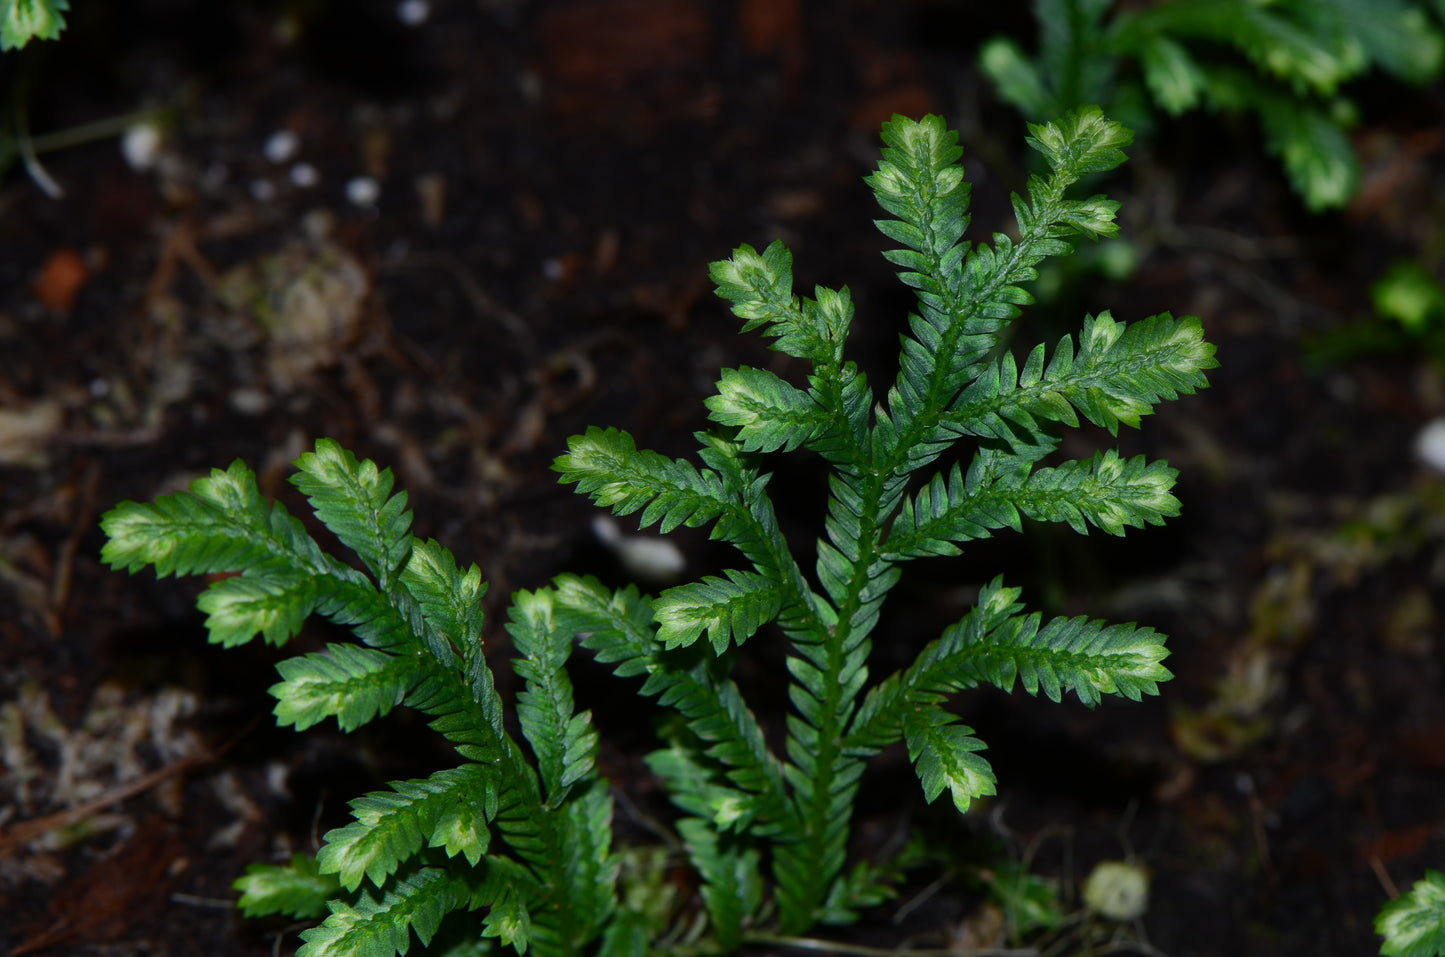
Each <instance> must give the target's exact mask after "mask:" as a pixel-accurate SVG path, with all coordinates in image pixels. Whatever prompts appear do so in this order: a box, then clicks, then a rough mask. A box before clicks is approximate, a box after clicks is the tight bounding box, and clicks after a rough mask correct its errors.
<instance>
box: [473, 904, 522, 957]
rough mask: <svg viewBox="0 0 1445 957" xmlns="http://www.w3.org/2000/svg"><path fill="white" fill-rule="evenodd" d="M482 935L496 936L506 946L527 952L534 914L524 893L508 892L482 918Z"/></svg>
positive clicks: (519, 951)
mask: <svg viewBox="0 0 1445 957" xmlns="http://www.w3.org/2000/svg"><path fill="white" fill-rule="evenodd" d="M482 937H484V938H486V937H495V938H496V939H498V940H500V941H501V942H502V944H503V945H504V946H507V947H512V948H514V949H515V950H516V951H517V953H519V954H525V953H526V952H527V945H528V944H529V943H530V942H531V939H532V914H531V912H530V911H528V910H527V904H526V902H525V901H524V900H523V899H522V895H520V894H516V893H510V892H509V893H506V894H504V895H503V896H502V897H501V898H500V899H499V900H497V901H496V902H495V903H493V904H492V906H491V908H490V909H489V910H488V911H487V913H486V915H485V916H483V918H482Z"/></svg>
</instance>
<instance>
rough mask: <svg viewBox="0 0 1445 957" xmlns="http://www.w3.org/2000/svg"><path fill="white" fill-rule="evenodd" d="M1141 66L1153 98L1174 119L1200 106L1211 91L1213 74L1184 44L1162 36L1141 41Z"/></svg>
mask: <svg viewBox="0 0 1445 957" xmlns="http://www.w3.org/2000/svg"><path fill="white" fill-rule="evenodd" d="M1139 66H1140V68H1141V69H1142V70H1143V71H1144V86H1145V87H1146V88H1147V89H1148V90H1149V95H1150V96H1152V97H1153V98H1154V102H1155V103H1158V104H1159V106H1160V107H1162V108H1163V110H1164V112H1166V113H1168V114H1169V115H1170V116H1178V115H1180V114H1181V113H1184V112H1187V111H1188V110H1192V109H1194V108H1195V107H1197V106H1199V105H1200V104H1201V102H1202V101H1203V100H1204V96H1205V92H1206V91H1207V90H1208V88H1209V75H1208V74H1207V73H1206V72H1205V71H1204V69H1203V68H1202V67H1200V65H1199V63H1198V62H1196V61H1195V59H1194V57H1192V56H1190V54H1189V51H1188V50H1187V49H1186V48H1185V47H1184V45H1183V44H1182V43H1178V42H1176V41H1175V40H1173V39H1170V38H1169V37H1168V36H1165V35H1162V34H1149V35H1146V36H1145V37H1143V38H1142V39H1141V41H1140V44H1139Z"/></svg>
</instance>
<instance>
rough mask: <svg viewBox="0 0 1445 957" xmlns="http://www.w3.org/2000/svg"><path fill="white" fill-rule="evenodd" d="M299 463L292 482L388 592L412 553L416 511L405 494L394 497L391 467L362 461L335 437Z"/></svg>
mask: <svg viewBox="0 0 1445 957" xmlns="http://www.w3.org/2000/svg"><path fill="white" fill-rule="evenodd" d="M295 465H296V468H297V469H298V471H297V473H296V474H295V475H293V476H292V477H291V483H292V484H293V485H295V486H296V487H297V488H298V489H300V490H301V492H302V493H303V494H304V495H305V496H306V500H307V501H308V502H310V503H311V508H312V509H313V510H314V511H315V512H316V517H317V518H319V519H321V523H322V524H323V525H325V526H326V527H327V528H328V529H330V530H331V532H332V534H334V535H335V536H336V537H337V538H338V539H340V540H341V543H342V544H343V545H345V546H346V547H347V548H349V549H351V550H352V551H353V552H355V553H356V554H357V557H359V558H360V559H361V560H362V562H363V563H364V564H365V565H366V567H367V569H368V570H369V571H370V572H371V574H372V575H373V576H375V578H376V581H377V583H378V584H379V585H380V586H381V590H382V591H386V590H387V588H389V587H390V586H391V582H392V578H393V576H394V575H395V574H396V572H397V570H398V569H399V568H400V567H401V564H402V562H404V561H406V557H407V554H408V553H409V552H410V551H411V535H410V534H409V533H408V530H409V529H410V528H411V512H408V511H407V510H406V493H405V492H398V493H397V494H396V495H392V494H391V489H392V485H393V479H392V475H391V469H377V467H376V463H375V462H373V461H371V460H370V459H366V460H364V461H361V462H358V461H357V460H356V456H355V455H353V454H351V452H349V451H348V450H346V449H343V448H342V447H341V446H340V445H339V444H337V443H336V442H335V441H333V440H332V439H317V441H316V451H314V452H307V453H306V454H304V455H302V456H301V457H300V458H299V459H297V460H296V462H295Z"/></svg>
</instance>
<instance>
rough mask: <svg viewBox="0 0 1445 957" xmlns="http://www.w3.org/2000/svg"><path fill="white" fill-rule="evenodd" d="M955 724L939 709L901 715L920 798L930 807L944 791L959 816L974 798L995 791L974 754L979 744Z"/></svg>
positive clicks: (990, 777) (988, 773) (968, 731)
mask: <svg viewBox="0 0 1445 957" xmlns="http://www.w3.org/2000/svg"><path fill="white" fill-rule="evenodd" d="M956 721H957V719H956V718H955V717H954V716H953V715H950V714H948V713H946V712H944V711H943V710H941V709H939V708H917V709H909V710H906V711H904V712H903V736H904V739H905V740H906V741H907V742H908V760H910V761H912V762H913V764H914V767H915V769H916V770H917V771H918V780H919V781H920V782H922V784H923V796H924V798H925V799H926V800H927V801H928V803H929V804H932V803H933V802H934V800H935V799H937V797H938V796H939V795H940V794H942V793H943V790H944V788H947V789H948V793H949V795H950V796H951V797H952V798H953V805H954V807H956V808H958V810H959V812H960V813H962V812H966V811H967V810H968V806H969V804H971V803H972V802H973V799H974V798H979V797H986V796H988V795H991V794H994V793H996V791H995V779H994V776H993V769H992V768H990V767H989V764H988V762H987V761H985V760H984V759H983V758H981V757H979V755H978V754H976V753H975V752H978V751H982V750H983V748H984V744H983V742H982V741H980V740H979V739H978V738H975V737H974V736H973V729H972V728H970V727H968V726H967V725H963V724H956V723H955V722H956Z"/></svg>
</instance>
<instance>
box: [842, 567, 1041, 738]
mask: <svg viewBox="0 0 1445 957" xmlns="http://www.w3.org/2000/svg"><path fill="white" fill-rule="evenodd" d="M1018 598H1019V589H1017V588H1006V587H1004V584H1003V579H1002V578H1001V577H1000V578H995V579H994V580H993V581H991V582H989V583H988V584H987V585H985V586H984V587H983V589H982V590H981V591H980V592H979V596H978V601H976V602H975V603H974V606H973V608H971V609H969V611H968V614H966V615H964V616H963V618H962V619H961V620H960V621H958V622H956V623H954V624H953V625H950V626H949V627H948V628H946V629H945V630H944V632H943V634H942V635H941V636H940V637H938V638H936V639H935V640H933V641H931V642H929V643H928V645H926V646H925V647H924V649H923V651H921V652H920V653H919V655H918V657H917V658H916V659H914V661H913V664H912V665H910V666H909V667H908V668H907V669H905V670H903V671H898V672H895V673H893V674H892V675H889V676H888V677H887V678H885V679H884V680H883V681H880V682H879V683H878V684H876V685H874V686H873V687H872V688H871V689H870V690H869V692H868V694H867V696H866V697H865V698H864V699H863V703H862V705H861V706H860V707H859V708H858V711H857V713H856V714H855V715H854V718H853V722H852V726H851V727H850V728H849V730H848V735H847V738H846V739H845V740H844V750H845V751H846V752H847V753H848V754H850V755H853V756H855V757H869V756H871V755H873V754H876V753H877V752H879V751H881V750H882V749H884V748H886V747H887V746H888V745H890V744H892V743H894V742H895V741H900V740H902V738H903V716H904V714H905V713H906V712H908V711H910V710H914V709H917V708H920V707H933V706H936V705H938V704H940V703H941V702H942V701H943V700H944V696H945V695H949V694H952V693H954V692H958V691H963V690H965V689H966V688H970V687H973V686H975V685H977V684H978V680H979V679H978V677H977V675H976V674H974V673H973V672H972V671H971V670H969V669H968V667H967V664H968V662H969V661H970V660H971V657H972V654H973V653H974V649H976V648H977V647H985V646H990V645H992V644H994V643H995V641H996V640H997V639H996V638H995V637H994V636H995V634H996V633H998V632H1000V631H1002V630H1004V629H1011V628H1014V627H1016V625H1015V623H1014V622H1015V619H1016V618H1018V617H1020V616H1021V614H1022V611H1023V605H1022V604H1021V603H1020V602H1019V601H1018Z"/></svg>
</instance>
